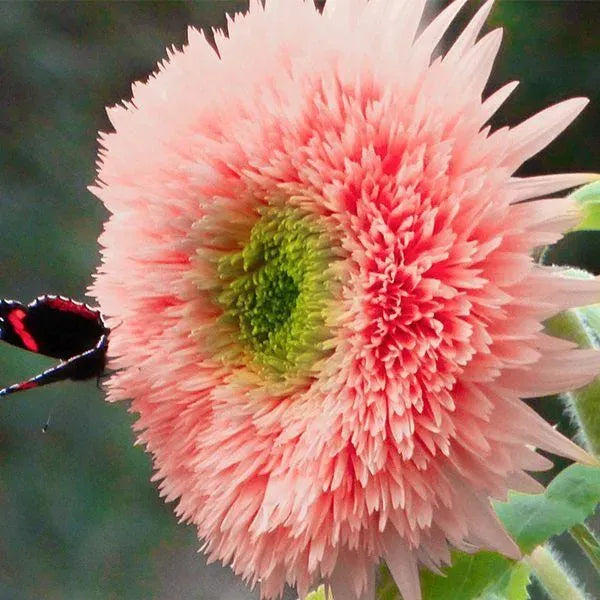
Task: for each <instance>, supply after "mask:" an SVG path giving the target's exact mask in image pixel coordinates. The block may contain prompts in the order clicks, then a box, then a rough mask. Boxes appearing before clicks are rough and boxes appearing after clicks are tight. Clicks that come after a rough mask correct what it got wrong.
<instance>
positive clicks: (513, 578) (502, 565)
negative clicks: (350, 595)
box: [377, 551, 529, 600]
mask: <svg viewBox="0 0 600 600" xmlns="http://www.w3.org/2000/svg"><path fill="white" fill-rule="evenodd" d="M528 582H529V567H528V565H526V564H525V563H519V562H516V561H514V560H511V559H509V558H505V557H504V556H501V555H500V554H497V553H495V552H478V553H477V554H466V553H464V552H458V551H457V552H453V553H452V566H451V567H448V568H447V569H445V571H444V575H436V574H435V573H432V572H430V571H427V570H425V569H424V570H423V571H422V572H421V586H422V590H423V600H449V599H450V598H460V599H461V600H493V599H496V598H498V599H499V600H527V584H528ZM377 600H401V596H400V594H399V592H398V588H397V587H396V584H395V583H394V580H393V579H392V576H391V574H390V572H389V571H388V569H387V568H386V567H382V570H381V578H380V583H379V585H378V588H377Z"/></svg>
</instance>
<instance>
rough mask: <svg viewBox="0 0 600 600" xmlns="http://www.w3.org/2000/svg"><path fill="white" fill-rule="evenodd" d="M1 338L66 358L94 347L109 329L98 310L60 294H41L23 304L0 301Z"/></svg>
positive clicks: (43, 352)
mask: <svg viewBox="0 0 600 600" xmlns="http://www.w3.org/2000/svg"><path fill="white" fill-rule="evenodd" d="M0 319H2V321H1V322H0V339H1V340H3V341H5V342H8V343H9V344H12V345H14V346H18V347H19V348H24V349H25V350H30V351H31V352H37V353H39V354H44V355H46V356H51V357H53V358H60V359H61V360H63V361H66V360H68V359H70V358H72V357H75V356H77V355H79V354H82V353H84V352H86V351H87V350H90V349H92V348H94V347H95V346H96V345H97V344H98V342H99V340H100V338H101V337H102V336H103V335H106V334H107V333H108V329H107V328H106V326H105V325H104V322H103V320H102V316H101V314H100V312H99V311H97V310H95V309H92V308H90V307H89V306H87V305H86V304H83V303H80V302H76V301H74V300H71V299H70V298H63V297H62V296H50V295H46V296H40V297H39V298H36V299H35V300H34V301H33V302H31V303H30V304H28V305H27V306H24V305H23V304H20V303H19V302H16V301H14V300H2V301H1V303H0Z"/></svg>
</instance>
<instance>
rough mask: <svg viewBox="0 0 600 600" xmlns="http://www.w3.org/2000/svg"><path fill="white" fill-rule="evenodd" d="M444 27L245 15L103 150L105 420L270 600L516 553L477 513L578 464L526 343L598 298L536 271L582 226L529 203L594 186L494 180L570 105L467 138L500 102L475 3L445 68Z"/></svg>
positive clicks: (373, 6) (580, 354) (542, 139)
mask: <svg viewBox="0 0 600 600" xmlns="http://www.w3.org/2000/svg"><path fill="white" fill-rule="evenodd" d="M465 3H466V0H458V1H456V2H453V3H451V4H450V5H449V6H448V7H447V8H446V9H445V10H444V11H442V12H441V13H440V14H439V15H438V16H437V17H435V18H433V19H432V20H431V21H430V22H429V23H425V24H424V23H421V20H422V19H421V18H422V15H423V14H424V13H429V12H430V11H427V10H425V9H427V8H431V7H432V6H433V3H429V6H428V3H427V1H426V0H370V1H366V0H328V2H327V3H326V5H325V10H324V12H323V14H320V13H319V12H318V10H317V9H316V8H315V6H314V3H313V2H312V0H306V1H303V0H267V2H266V4H265V6H263V3H262V2H261V1H260V0H252V2H251V3H250V8H249V10H248V11H247V13H246V14H238V15H236V16H235V18H234V17H231V18H230V19H229V20H228V26H227V30H228V33H227V35H225V34H224V33H223V32H216V33H215V39H216V45H217V47H218V53H216V52H215V51H214V48H213V47H211V46H210V45H209V44H208V43H207V42H206V39H205V37H204V35H203V34H202V33H201V32H199V31H197V30H195V29H190V30H189V33H188V35H189V44H188V45H187V46H186V47H184V48H183V49H182V50H181V51H178V50H169V51H168V53H167V58H166V60H165V61H163V62H162V63H161V64H160V65H159V67H158V69H157V72H156V73H154V75H152V76H151V77H150V78H149V79H148V80H147V82H146V83H137V84H135V85H134V86H133V88H132V92H133V96H132V98H131V100H129V101H127V102H124V103H121V104H119V105H117V106H115V107H113V108H111V109H109V110H108V114H109V117H110V121H111V123H112V125H113V127H114V132H109V133H102V134H101V135H100V136H99V143H100V145H101V149H100V152H99V155H98V177H97V181H96V182H95V185H94V186H92V187H91V188H90V189H91V191H92V192H93V193H94V194H95V195H96V196H97V197H98V198H99V199H100V200H101V201H102V202H103V203H104V205H105V207H106V208H107V209H108V210H109V212H110V214H111V216H110V218H109V220H108V222H107V223H106V226H105V231H104V232H103V233H102V235H101V237H100V244H101V246H102V265H101V266H100V267H99V268H98V273H97V275H96V279H95V283H94V285H93V287H92V293H93V295H94V296H95V297H96V298H97V300H98V302H99V304H100V307H101V309H102V311H103V313H105V314H106V315H107V318H108V322H109V323H110V324H111V325H117V324H118V326H116V327H114V329H113V330H112V331H111V337H110V350H109V352H110V357H109V358H110V363H111V368H114V369H115V374H114V375H112V376H111V378H110V381H109V383H108V385H107V387H108V390H109V393H108V398H109V400H129V399H131V410H132V411H134V412H135V413H136V414H138V415H139V418H138V420H137V422H136V424H135V430H136V433H137V436H138V443H139V444H142V445H143V446H144V447H145V448H146V449H147V451H148V452H150V453H151V454H152V459H153V464H154V469H155V474H154V476H153V480H154V481H157V482H160V483H159V484H158V485H159V490H160V493H161V494H162V496H163V497H164V498H165V500H167V501H173V502H175V503H176V508H175V511H176V514H177V517H178V518H179V519H181V520H182V521H185V522H189V523H193V524H194V525H195V526H196V528H197V531H198V536H199V537H200V538H201V539H202V551H203V552H205V553H206V554H207V556H208V559H209V560H220V561H222V562H224V563H226V564H230V565H231V566H232V568H233V569H234V570H235V572H236V573H238V574H239V575H240V576H241V577H242V578H244V580H245V581H247V582H248V583H249V584H250V585H256V584H258V585H259V587H260V594H261V597H262V598H264V599H269V600H272V599H274V598H277V597H278V596H280V595H281V593H282V592H283V589H284V587H285V585H286V584H288V585H292V586H296V589H297V591H298V593H300V594H305V593H306V592H307V591H308V590H309V589H311V588H314V587H315V586H316V585H318V584H319V583H320V582H322V583H323V584H324V585H326V586H327V587H328V588H329V589H331V590H333V593H334V595H335V600H372V598H373V586H374V573H375V569H376V566H377V565H378V564H379V563H380V562H381V561H382V560H384V561H385V562H387V564H388V566H389V569H390V571H391V573H392V575H393V577H394V578H395V580H396V582H397V584H398V587H399V589H400V591H401V593H402V594H403V596H404V600H419V599H420V598H421V591H420V586H419V568H429V569H432V570H434V571H435V572H440V571H443V569H444V566H445V565H447V564H449V563H450V562H451V551H452V550H453V549H459V550H463V551H468V552H476V551H477V550H479V549H482V548H487V549H491V550H495V551H498V552H502V553H504V554H506V555H507V556H511V557H514V558H516V557H518V556H519V552H518V548H517V547H516V546H515V544H514V542H513V541H512V540H511V539H510V538H509V537H508V535H507V534H506V532H505V531H504V530H503V527H502V525H501V523H500V522H499V521H498V519H497V518H496V516H495V514H494V512H493V510H492V507H491V506H492V505H491V499H502V498H505V497H506V494H507V492H508V490H509V489H511V488H513V487H514V488H515V489H520V490H522V491H529V492H531V491H537V490H539V485H538V484H537V483H536V482H535V481H534V480H533V479H532V478H531V477H530V476H529V475H528V473H527V472H529V471H535V470H540V469H546V468H548V461H547V460H545V459H544V458H543V457H541V456H539V455H537V454H535V452H534V450H533V448H540V449H542V450H544V451H549V452H554V453H557V454H561V455H563V456H566V457H569V458H572V459H574V460H578V461H580V462H585V463H588V464H597V460H596V459H595V458H593V457H591V456H590V455H589V454H587V453H586V452H585V451H584V450H583V449H581V448H579V447H578V446H577V445H576V444H574V443H573V442H571V441H570V440H568V439H566V438H565V437H563V436H562V435H560V434H559V433H558V432H556V431H555V430H554V429H553V428H552V427H550V425H548V423H546V422H545V421H544V420H543V419H542V418H541V417H540V416H539V415H537V414H536V413H535V411H533V410H532V409H531V408H529V407H528V406H527V405H526V404H525V403H524V402H523V401H522V398H523V397H527V396H540V395H543V394H548V393H555V392H565V391H568V390H569V389H572V388H576V387H578V386H582V385H585V384H587V383H588V382H589V381H590V380H591V379H592V378H593V377H595V376H596V375H597V374H598V373H599V372H600V353H595V352H594V351H590V350H581V349H578V348H577V347H576V346H575V345H574V344H572V343H570V342H566V341H564V340H560V339H558V338H553V337H551V336H550V335H548V334H547V333H546V332H545V331H544V322H545V321H546V320H547V319H548V318H549V317H551V316H552V315H554V314H556V313H557V312H559V311H561V310H565V309H568V308H570V307H574V306H580V305H585V304H588V303H591V302H597V301H598V299H599V297H600V296H599V290H600V282H599V281H598V280H596V279H572V278H568V277H566V276H565V273H564V271H563V270H561V269H558V268H552V267H541V266H539V265H536V264H535V263H534V260H533V258H532V251H533V250H534V249H535V248H537V247H539V246H543V245H546V244H549V243H552V242H554V241H555V240H557V239H558V238H559V237H560V236H561V235H562V234H563V233H564V232H565V231H566V230H568V229H569V228H571V227H572V226H573V225H574V223H575V222H576V219H577V203H576V201H575V199H574V198H573V197H572V196H567V197H565V198H552V197H550V196H551V195H553V194H555V193H556V192H559V191H562V190H567V189H569V188H573V187H575V186H578V185H581V184H584V183H587V182H589V181H591V180H592V178H594V177H596V178H597V177H598V176H597V175H592V174H589V173H572V174H557V175H538V176H534V177H528V178H521V177H512V176H511V174H512V173H514V172H515V171H516V170H517V169H518V168H519V166H520V165H521V163H522V162H523V161H525V160H527V159H528V158H530V157H531V156H532V155H533V154H535V153H536V152H538V151H539V150H541V149H542V148H544V146H546V145H547V144H548V143H549V142H550V141H551V140H552V139H553V138H554V137H556V136H557V135H558V134H559V133H560V132H561V131H562V130H563V129H564V128H565V127H566V126H567V125H568V124H569V123H570V122H571V121H572V120H573V119H574V118H575V117H576V115H577V114H578V113H579V112H580V111H581V109H582V108H583V106H584V105H585V103H586V101H585V100H584V99H580V98H575V99H572V100H567V101H566V102H562V103H560V104H557V105H555V106H552V107H550V108H548V109H546V110H544V111H541V112H540V113H538V114H537V115H535V116H533V117H531V118H530V119H528V120H527V121H525V122H524V123H522V124H521V125H517V126H516V127H514V128H512V129H510V128H508V127H503V128H499V129H496V130H495V131H492V129H491V128H490V127H489V126H485V123H486V122H487V121H489V120H490V119H491V118H492V117H493V115H494V113H495V112H496V110H497V109H498V108H499V107H500V106H501V105H502V103H503V102H505V101H506V100H507V99H508V97H509V96H510V94H511V93H512V92H513V91H514V89H515V87H516V84H515V83H509V84H507V85H505V86H504V87H501V88H500V89H499V90H497V91H496V92H494V93H492V94H491V95H490V96H488V97H487V98H485V99H482V94H483V91H484V90H485V86H486V82H487V79H488V77H489V74H490V71H491V69H492V65H493V62H494V58H495V56H496V54H497V52H498V49H499V46H500V40H501V33H500V32H499V31H492V32H491V33H488V34H484V35H483V36H481V33H480V32H481V31H482V30H483V29H484V27H485V23H486V19H487V16H488V14H489V11H490V9H491V6H492V4H491V2H487V3H485V4H484V5H483V6H482V7H481V8H480V9H479V11H478V12H477V13H476V15H475V17H474V18H473V19H472V20H471V22H470V23H469V24H468V25H467V27H466V28H465V29H464V31H463V32H462V34H459V35H458V36H456V41H455V42H454V44H453V43H452V41H453V40H452V39H449V40H448V41H447V42H446V41H443V43H442V44H440V42H442V40H443V38H444V35H445V34H446V32H447V30H448V29H449V28H450V26H451V23H452V22H453V20H454V19H455V17H456V16H457V15H458V13H459V11H460V9H461V8H462V7H463V6H464V5H465ZM442 47H446V48H449V51H448V52H447V53H446V55H445V56H444V57H441V58H433V59H432V57H433V56H434V55H435V53H436V52H437V51H439V49H440V48H442ZM531 199H535V200H532V201H528V202H524V201H525V200H531Z"/></svg>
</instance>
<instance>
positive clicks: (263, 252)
mask: <svg viewBox="0 0 600 600" xmlns="http://www.w3.org/2000/svg"><path fill="white" fill-rule="evenodd" d="M332 259H333V252H332V249H331V244H330V242H329V239H328V238H327V236H326V235H325V231H324V230H323V229H322V228H321V227H319V225H318V224H317V221H316V218H314V217H311V216H309V215H306V214H303V213H302V212H300V211H299V210H296V209H279V210H277V209H269V210H268V211H266V212H265V213H264V214H263V216H262V217H261V218H260V219H259V220H258V222H257V223H256V224H255V225H254V227H253V228H252V230H251V231H250V239H249V240H248V242H247V243H246V245H245V246H244V248H242V249H241V250H240V251H239V252H235V253H232V254H229V255H227V256H224V257H222V258H221V259H220V260H219V262H218V268H217V272H218V276H219V278H220V280H221V282H222V283H223V287H222V290H221V292H220V293H219V295H218V302H219V304H220V305H221V306H222V308H223V321H224V322H225V323H227V324H229V325H233V326H234V327H235V328H236V329H237V331H238V333H239V342H240V344H241V346H242V347H243V348H244V350H245V351H246V352H249V353H250V355H251V356H250V358H251V359H252V360H253V362H255V363H256V364H258V365H260V366H263V367H264V366H267V367H269V368H270V369H271V370H274V371H276V372H277V373H279V374H284V373H290V372H298V371H301V370H305V369H307V368H310V365H311V364H313V363H314V362H315V361H316V360H317V359H318V358H319V357H320V356H321V355H322V353H323V347H322V346H323V344H322V343H323V341H324V340H325V338H326V337H327V328H326V326H325V312H326V305H327V301H328V299H329V297H330V287H331V286H330V281H329V280H330V279H331V274H330V273H329V271H328V267H329V264H330V263H331V261H332Z"/></svg>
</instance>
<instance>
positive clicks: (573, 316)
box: [545, 305, 600, 456]
mask: <svg viewBox="0 0 600 600" xmlns="http://www.w3.org/2000/svg"><path fill="white" fill-rule="evenodd" d="M545 325H546V330H547V331H548V332H549V333H550V334H552V335H556V336H558V337H561V338H564V339H568V340H571V341H573V342H575V343H577V344H578V345H579V346H581V347H582V348H596V349H600V337H599V332H600V307H599V305H593V306H586V307H583V308H572V309H570V310H566V311H564V312H562V313H560V314H558V315H556V316H555V317H552V318H551V319H549V320H548V321H546V323H545ZM561 398H562V400H563V402H564V403H565V404H566V406H567V409H568V410H569V412H570V413H571V415H572V416H573V420H574V422H575V424H576V425H577V426H578V429H579V431H580V433H581V437H582V438H583V442H584V445H585V446H586V449H587V450H588V451H590V452H592V453H593V454H595V455H597V456H598V455H600V410H598V409H599V406H600V405H599V401H600V400H599V399H600V377H597V378H596V379H594V380H593V381H592V382H591V383H590V384H589V385H587V386H586V387H584V388H580V389H578V390H575V391H571V392H567V393H566V394H561Z"/></svg>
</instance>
